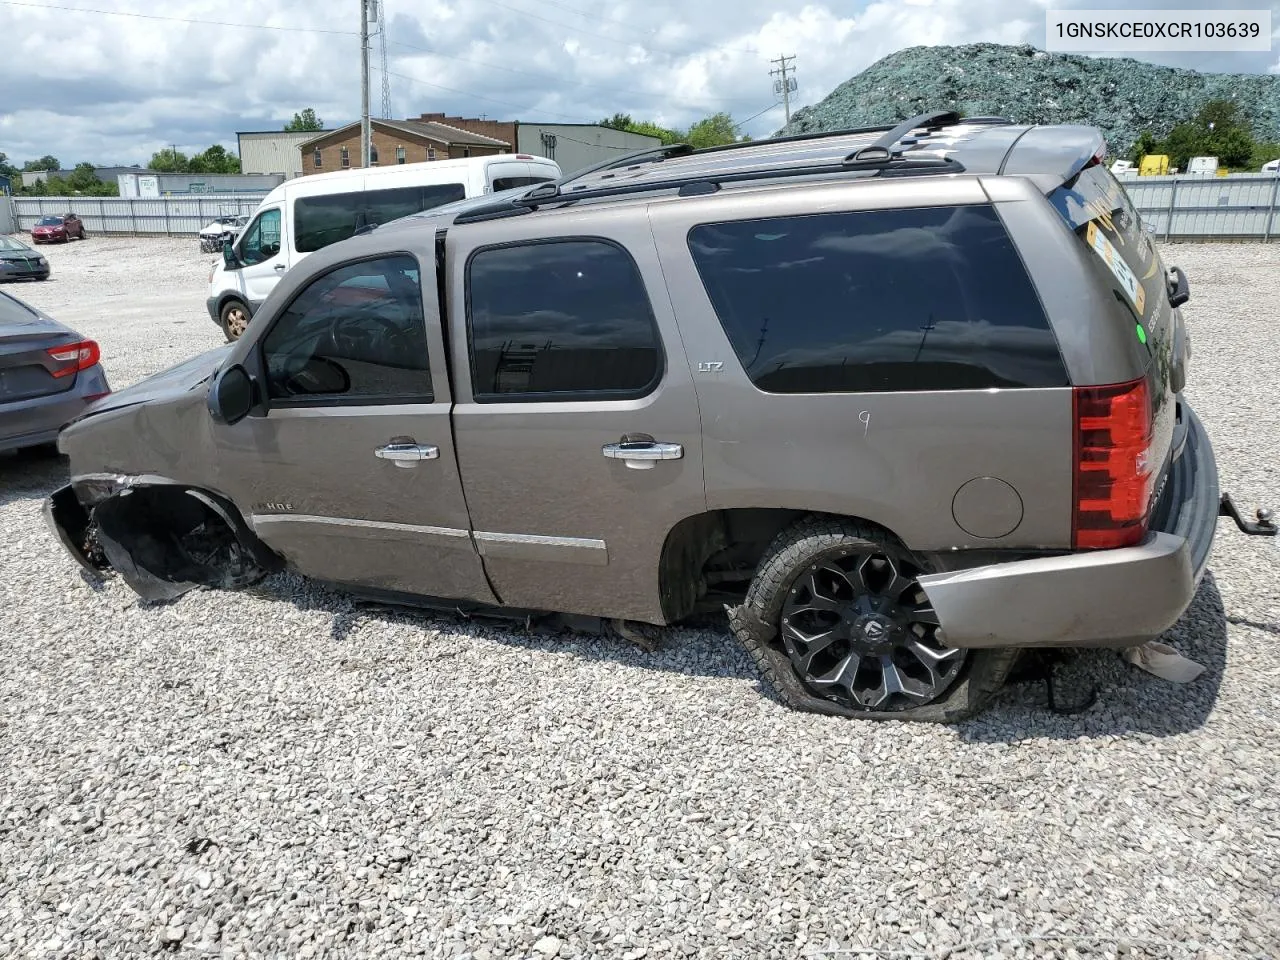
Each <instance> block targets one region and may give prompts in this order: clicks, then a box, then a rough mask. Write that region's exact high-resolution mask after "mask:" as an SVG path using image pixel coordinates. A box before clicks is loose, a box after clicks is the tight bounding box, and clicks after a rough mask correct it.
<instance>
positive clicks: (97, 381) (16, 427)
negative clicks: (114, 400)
mask: <svg viewBox="0 0 1280 960" xmlns="http://www.w3.org/2000/svg"><path fill="white" fill-rule="evenodd" d="M110 391H111V388H110V386H109V385H108V384H107V375H106V373H105V372H104V371H103V369H102V367H101V366H96V367H92V368H91V369H89V370H85V371H83V372H82V373H79V374H77V375H76V384H75V386H74V387H72V388H71V389H70V390H68V391H66V392H64V393H55V394H52V395H50V396H47V397H34V398H32V399H30V400H19V401H16V402H13V403H0V451H5V450H21V449H23V448H25V447H38V446H40V445H41V444H45V443H53V442H54V441H55V440H57V439H58V431H60V430H61V429H62V426H63V424H66V423H68V422H69V421H71V420H74V419H75V418H76V417H78V416H79V415H80V414H81V413H82V412H83V411H84V409H85V407H87V406H88V405H89V403H90V402H91V401H90V399H89V398H90V397H95V396H100V395H102V394H104V393H109V392H110Z"/></svg>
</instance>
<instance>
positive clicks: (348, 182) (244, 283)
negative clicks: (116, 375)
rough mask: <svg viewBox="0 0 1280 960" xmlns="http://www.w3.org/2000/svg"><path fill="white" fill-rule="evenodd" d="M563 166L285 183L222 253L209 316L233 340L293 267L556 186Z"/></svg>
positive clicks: (320, 176) (443, 165)
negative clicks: (427, 221) (375, 235)
mask: <svg viewBox="0 0 1280 960" xmlns="http://www.w3.org/2000/svg"><path fill="white" fill-rule="evenodd" d="M559 177H560V165H559V164H557V163H556V162H555V161H554V160H547V159H545V158H544V157H535V156H532V155H531V154H526V153H515V154H511V153H503V154H498V155H496V156H489V157H471V158H468V159H465V160H429V161H424V162H422V163H403V164H396V165H395V166H387V167H369V168H367V169H363V168H362V169H356V170H338V171H335V172H333V173H317V174H312V175H310V176H305V177H297V178H295V179H293V180H286V181H285V182H284V183H282V184H280V186H278V187H276V188H275V189H274V190H272V191H271V192H270V193H269V194H267V196H266V198H265V199H264V200H263V201H262V203H261V204H259V205H258V209H257V210H256V211H255V212H254V216H253V220H252V221H250V223H249V225H248V226H246V227H245V228H244V229H243V230H242V231H241V232H240V236H239V237H237V238H236V239H235V241H234V242H232V243H231V244H229V245H228V246H227V247H225V248H224V249H223V258H222V262H221V263H215V264H214V267H213V272H212V273H211V274H210V275H209V299H208V301H207V306H208V308H209V316H210V317H212V318H213V321H214V322H215V323H217V324H219V325H220V326H221V327H222V330H223V333H225V334H226V336H227V339H228V340H235V339H237V338H239V336H240V335H241V334H242V333H244V331H245V327H247V326H248V325H249V318H250V317H252V316H253V313H254V311H255V310H257V309H258V305H259V304H261V303H262V301H264V300H266V299H267V294H269V293H270V292H271V291H272V290H273V289H274V288H275V285H276V283H277V282H279V280H280V278H281V277H282V276H284V274H285V272H286V271H287V270H288V269H289V268H290V267H292V266H293V265H294V264H295V263H297V262H298V261H299V260H301V259H302V258H303V257H305V256H306V255H307V254H309V253H314V252H315V251H317V250H320V249H322V248H324V247H327V246H328V245H329V244H331V243H337V242H338V241H339V240H345V239H346V238H347V237H350V236H352V235H353V234H354V233H355V232H356V231H357V230H359V229H360V228H362V227H366V226H369V225H377V224H383V223H389V222H390V221H392V220H397V219H399V218H400V217H407V216H409V215H410V214H414V213H419V212H420V211H422V210H428V209H430V208H432V207H438V206H440V205H441V204H445V203H451V202H453V201H455V200H464V199H468V198H470V197H478V196H481V195H483V194H486V193H498V192H500V191H503V190H511V189H513V188H515V187H522V186H527V185H529V184H534V183H542V182H544V181H547V180H556V179H559Z"/></svg>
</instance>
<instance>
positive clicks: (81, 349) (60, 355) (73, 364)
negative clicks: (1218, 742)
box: [45, 340, 102, 377]
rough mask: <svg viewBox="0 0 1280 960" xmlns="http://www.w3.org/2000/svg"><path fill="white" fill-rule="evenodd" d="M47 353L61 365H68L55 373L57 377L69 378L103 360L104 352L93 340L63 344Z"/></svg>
mask: <svg viewBox="0 0 1280 960" xmlns="http://www.w3.org/2000/svg"><path fill="white" fill-rule="evenodd" d="M45 352H46V353H48V354H49V356H51V357H53V359H55V360H57V361H58V362H59V363H62V364H66V366H63V367H59V368H58V369H57V370H55V371H53V375H54V376H55V377H67V376H70V375H71V374H73V373H78V372H79V371H81V370H88V369H89V368H90V367H92V366H95V365H97V363H98V361H99V360H101V359H102V352H101V351H100V350H99V349H98V344H97V343H95V342H94V341H93V340H81V341H80V342H79V343H67V344H63V345H62V346H61V347H53V348H51V349H49V350H47V351H45Z"/></svg>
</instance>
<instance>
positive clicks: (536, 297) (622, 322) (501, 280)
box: [467, 240, 662, 401]
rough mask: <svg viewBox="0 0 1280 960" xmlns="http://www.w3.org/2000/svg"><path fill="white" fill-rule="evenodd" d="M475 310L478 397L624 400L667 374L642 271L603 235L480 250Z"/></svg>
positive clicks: (472, 328) (472, 275)
mask: <svg viewBox="0 0 1280 960" xmlns="http://www.w3.org/2000/svg"><path fill="white" fill-rule="evenodd" d="M467 314H468V317H467V318H468V332H469V336H470V340H471V343H470V346H471V373H472V382H473V383H474V385H475V398H476V400H478V401H483V400H486V399H487V400H490V401H493V400H538V399H570V397H569V396H568V395H573V396H572V399H587V398H598V399H615V400H622V399H628V398H634V397H641V396H644V395H645V394H646V393H648V392H649V391H650V390H651V389H652V388H653V387H654V386H655V385H656V384H657V382H658V380H659V378H660V377H661V374H662V350H661V346H660V342H659V334H658V329H657V325H656V323H655V322H654V318H653V310H652V308H651V307H650V304H649V295H648V292H647V291H646V290H645V287H644V281H643V280H641V278H640V271H639V270H638V269H637V268H636V265H635V263H634V261H632V259H631V257H630V255H629V254H627V252H626V251H625V250H623V249H622V248H621V247H618V246H615V245H614V244H612V243H608V242H606V241H603V240H562V241H555V242H551V243H528V244H520V245H516V246H509V247H496V248H491V249H488V250H481V251H479V252H478V253H476V254H475V255H474V256H472V258H471V261H470V263H469V264H468V265H467Z"/></svg>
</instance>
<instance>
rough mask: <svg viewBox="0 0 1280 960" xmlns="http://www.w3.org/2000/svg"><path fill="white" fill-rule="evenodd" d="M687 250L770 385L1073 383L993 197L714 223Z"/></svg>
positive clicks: (808, 388)
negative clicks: (976, 202) (990, 201)
mask: <svg viewBox="0 0 1280 960" xmlns="http://www.w3.org/2000/svg"><path fill="white" fill-rule="evenodd" d="M689 248H690V250H691V251H692V254H693V259H694V262H695V264H696V265H697V269H698V273H699V274H700V276H701V277H702V282H703V284H704V285H705V287H706V290H707V294H708V296H709V297H710V299H711V302H712V304H713V306H714V307H715V310H716V313H717V315H718V316H719V318H720V323H721V324H722V326H723V327H724V330H725V333H726V334H727V335H728V337H729V341H730V342H731V343H732V344H733V349H734V351H735V352H736V353H737V355H738V359H739V360H740V361H741V362H742V366H743V368H744V369H745V370H746V372H747V375H748V376H749V377H750V378H751V382H752V383H754V384H755V385H756V386H757V387H759V388H760V389H761V390H765V391H768V392H771V393H846V392H847V393H860V392H877V391H902V390H977V389H985V388H990V387H1057V386H1066V385H1067V383H1068V381H1067V374H1066V369H1065V368H1064V366H1063V363H1062V358H1061V357H1060V355H1059V353H1058V346H1057V342H1056V340H1055V339H1054V336H1053V332H1052V330H1051V329H1050V327H1049V321H1048V319H1047V318H1046V317H1045V313H1044V309H1043V308H1042V307H1041V305H1040V301H1039V298H1038V297H1037V295H1036V292H1035V289H1034V288H1033V287H1032V285H1031V281H1030V279H1029V278H1028V276H1027V272H1026V269H1025V267H1023V265H1022V261H1021V259H1020V258H1019V257H1018V254H1017V251H1016V250H1015V249H1014V246H1013V241H1012V240H1011V239H1010V238H1009V235H1008V233H1007V232H1006V231H1005V228H1004V225H1003V224H1002V223H1001V222H1000V219H999V217H997V215H996V212H995V210H994V209H993V208H992V207H991V206H989V205H980V206H960V207H930V208H922V209H914V210H871V211H861V212H857V213H830V214H818V215H813V216H800V217H778V218H773V219H768V220H748V221H736V222H732V223H718V224H705V225H702V226H698V227H695V228H694V229H693V230H691V231H690V233H689Z"/></svg>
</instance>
